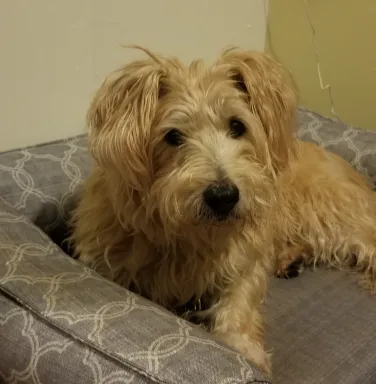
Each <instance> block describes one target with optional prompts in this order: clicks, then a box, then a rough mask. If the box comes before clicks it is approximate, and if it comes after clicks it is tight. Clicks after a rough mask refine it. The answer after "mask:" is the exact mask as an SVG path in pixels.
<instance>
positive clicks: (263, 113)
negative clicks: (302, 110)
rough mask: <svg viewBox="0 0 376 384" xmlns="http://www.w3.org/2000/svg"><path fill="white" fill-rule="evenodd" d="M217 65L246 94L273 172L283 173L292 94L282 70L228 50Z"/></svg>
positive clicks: (260, 57)
mask: <svg viewBox="0 0 376 384" xmlns="http://www.w3.org/2000/svg"><path fill="white" fill-rule="evenodd" d="M220 61H221V62H222V63H225V64H227V65H228V71H229V76H230V77H231V78H232V80H234V82H235V85H236V86H237V87H239V88H240V89H241V90H242V91H244V92H246V93H247V95H248V98H249V103H250V108H251V110H252V111H253V112H254V113H256V114H257V115H258V117H259V119H260V121H261V123H262V125H263V128H264V130H265V133H266V136H267V140H268V146H269V149H270V156H271V160H272V162H273V166H274V168H275V169H276V170H277V171H278V170H281V169H283V168H284V167H285V166H286V165H287V163H288V160H289V158H290V156H291V155H293V154H294V145H293V134H294V131H295V116H296V93H295V89H294V87H293V85H292V82H291V81H290V78H289V76H288V75H287V73H286V71H285V70H284V68H283V67H282V66H281V65H280V64H279V63H277V62H276V61H275V60H274V59H272V58H271V57H270V56H268V55H266V54H264V53H261V52H252V51H246V50H242V49H236V48H235V49H230V50H227V51H226V52H224V53H223V55H222V57H221V59H220Z"/></svg>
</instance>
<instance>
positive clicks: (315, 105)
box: [266, 0, 376, 129]
mask: <svg viewBox="0 0 376 384" xmlns="http://www.w3.org/2000/svg"><path fill="white" fill-rule="evenodd" d="M307 3H308V6H309V9H310V14H311V20H312V24H313V25H314V28H315V30H316V41H317V47H318V51H319V57H320V62H321V70H322V75H323V79H324V82H325V84H324V85H326V84H327V83H330V84H331V89H332V96H333V100H334V106H335V111H336V113H337V115H338V116H339V117H340V119H341V120H343V121H345V122H347V123H350V124H353V125H357V126H360V127H364V128H371V129H376V113H375V109H376V49H375V38H376V1H375V0H357V1H354V0H330V1H324V0H307ZM266 49H267V51H271V52H272V53H273V54H274V55H275V56H276V57H277V58H278V59H279V60H280V61H282V63H283V64H285V65H286V66H287V67H288V68H289V69H290V71H291V72H292V74H293V77H294V79H295V82H296V84H297V87H298V89H299V91H300V97H301V103H302V104H303V105H305V106H307V107H309V108H311V109H313V110H315V111H318V112H320V113H322V114H324V115H327V116H331V117H333V115H332V113H331V110H330V109H331V107H330V102H329V96H328V92H327V91H325V90H324V91H323V90H321V89H320V85H319V81H318V76H317V69H316V59H315V55H314V49H313V45H312V30H311V27H310V24H309V22H308V20H307V15H306V10H305V2H304V0H289V2H288V6H286V2H284V1H280V0H271V1H270V4H269V31H268V38H267V48H266Z"/></svg>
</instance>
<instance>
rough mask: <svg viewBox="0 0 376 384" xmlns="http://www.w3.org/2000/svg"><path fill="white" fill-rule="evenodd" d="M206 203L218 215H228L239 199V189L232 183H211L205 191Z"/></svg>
mask: <svg viewBox="0 0 376 384" xmlns="http://www.w3.org/2000/svg"><path fill="white" fill-rule="evenodd" d="M204 201H205V203H206V205H207V206H208V207H209V208H210V209H211V210H212V211H213V212H214V213H215V214H217V215H220V216H225V215H228V214H229V213H230V212H231V211H232V209H233V208H234V207H235V205H236V204H237V202H238V201H239V189H238V187H237V186H236V185H234V184H231V183H226V184H225V183H220V184H212V185H209V186H208V187H207V188H206V189H205V191H204Z"/></svg>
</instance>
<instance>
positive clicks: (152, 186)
mask: <svg viewBox="0 0 376 384" xmlns="http://www.w3.org/2000/svg"><path fill="white" fill-rule="evenodd" d="M149 56H150V58H149V59H148V60H145V61H138V62H134V63H131V64H129V65H127V66H126V67H124V68H122V69H121V70H120V71H118V72H116V73H114V74H112V76H111V77H109V78H108V79H107V80H106V81H105V83H104V84H103V86H102V88H101V89H100V90H99V92H98V94H97V96H96V98H95V99H94V101H93V104H92V106H91V109H90V111H89V115H88V116H89V124H90V127H91V137H90V139H91V140H90V142H91V144H90V148H91V152H92V154H93V156H94V158H95V159H96V160H97V161H98V163H99V165H100V166H102V167H105V168H106V169H107V170H108V171H109V172H111V173H112V174H113V176H112V178H115V179H118V181H119V182H121V183H124V184H125V186H126V190H127V191H128V193H130V194H132V195H134V194H135V193H136V194H137V195H138V196H139V197H140V199H141V200H140V201H142V204H143V205H144V207H145V211H144V212H145V214H146V215H147V216H148V218H150V220H153V219H154V218H155V217H158V220H160V221H161V222H162V223H163V225H164V226H167V227H169V228H175V229H176V228H181V227H182V225H183V224H190V225H191V224H195V225H199V224H200V223H204V224H205V225H208V224H214V225H229V224H230V225H232V224H234V222H236V221H238V222H242V221H244V220H247V219H250V220H252V221H255V220H256V219H257V218H259V217H261V216H262V214H263V212H264V209H265V208H266V207H268V206H269V203H270V200H271V199H272V198H273V183H274V180H275V177H276V176H277V175H278V173H279V172H281V171H282V170H283V168H284V167H286V166H287V164H288V161H289V158H290V156H291V154H292V129H293V124H294V121H293V120H294V112H295V99H294V94H293V92H292V90H291V88H290V87H289V85H287V83H286V79H285V77H284V75H283V73H282V71H281V69H280V67H279V66H278V64H276V63H275V62H274V61H273V60H272V59H270V58H268V57H267V56H265V55H263V54H260V53H250V52H245V51H242V50H233V51H228V52H226V53H224V54H223V55H222V56H221V57H220V59H219V60H218V61H217V62H216V63H215V64H214V65H212V66H211V67H205V66H204V64H203V63H202V62H199V61H197V62H193V63H192V64H191V65H190V66H188V67H185V66H184V65H183V64H181V63H180V62H178V61H177V60H173V59H165V58H159V57H155V56H154V55H152V54H150V53H149ZM130 191H131V192H130ZM129 197H130V196H124V199H126V198H129Z"/></svg>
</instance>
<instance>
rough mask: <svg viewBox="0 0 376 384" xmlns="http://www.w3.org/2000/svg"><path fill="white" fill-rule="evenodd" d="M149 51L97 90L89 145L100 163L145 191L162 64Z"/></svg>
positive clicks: (91, 117)
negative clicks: (144, 57)
mask: <svg viewBox="0 0 376 384" xmlns="http://www.w3.org/2000/svg"><path fill="white" fill-rule="evenodd" d="M145 52H146V53H148V54H149V56H150V58H149V59H146V60H139V61H134V62H132V63H130V64H128V65H126V66H124V67H123V68H121V69H119V70H117V71H115V72H113V73H112V74H110V75H109V76H108V78H107V79H106V80H105V81H104V83H103V84H102V86H101V87H100V89H99V90H98V91H97V93H96V95H95V97H94V99H93V101H92V103H91V106H90V108H89V111H88V115H87V122H88V126H89V130H90V134H89V148H90V152H91V154H92V155H93V157H94V159H95V160H96V161H97V163H98V164H99V165H100V166H102V167H103V168H105V169H106V170H108V171H117V172H120V173H121V176H122V178H123V180H124V181H125V182H126V183H127V184H128V185H129V186H130V187H132V188H134V189H138V190H142V189H144V188H145V186H146V185H147V183H148V182H149V179H150V177H151V174H150V173H151V164H150V162H151V158H150V157H151V156H150V154H149V143H150V133H151V125H152V123H153V119H154V116H155V111H156V108H157V104H158V98H159V94H160V87H161V79H162V77H163V76H164V75H165V72H164V69H163V64H162V62H161V61H159V60H158V59H157V58H156V57H155V56H153V55H152V54H150V53H149V52H148V51H146V50H145Z"/></svg>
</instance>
